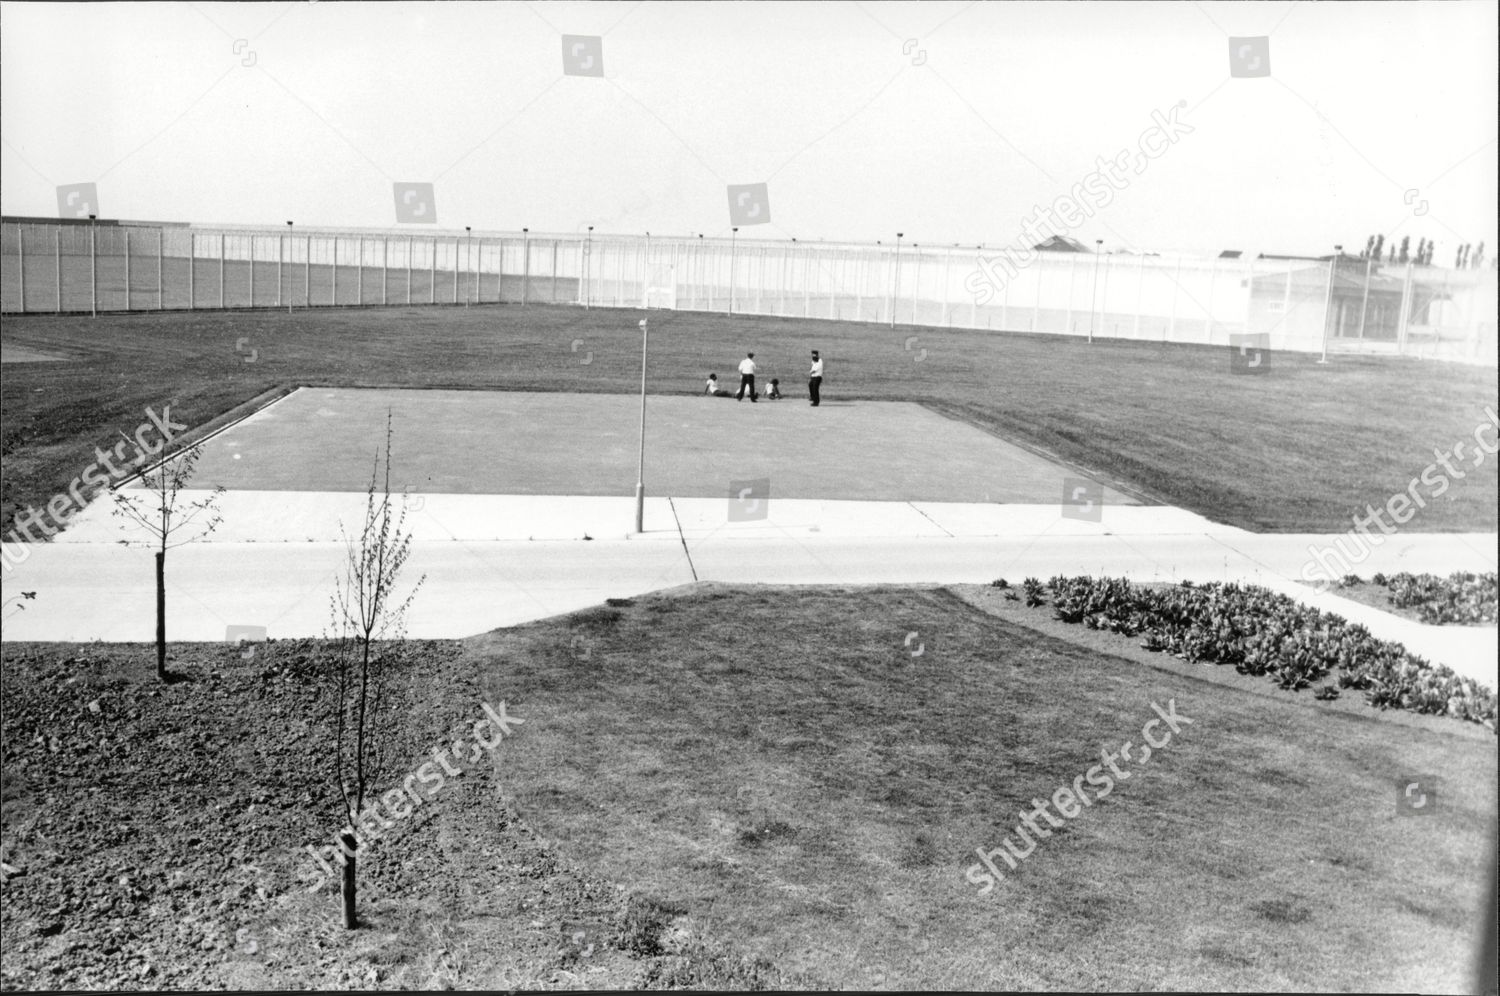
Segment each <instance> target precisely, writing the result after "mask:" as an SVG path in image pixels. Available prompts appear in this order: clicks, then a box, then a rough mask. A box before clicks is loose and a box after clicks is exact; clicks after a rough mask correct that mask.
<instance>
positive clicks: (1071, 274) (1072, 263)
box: [1037, 256, 1094, 335]
mask: <svg viewBox="0 0 1500 996" xmlns="http://www.w3.org/2000/svg"><path fill="white" fill-rule="evenodd" d="M1077 282H1078V257H1077V256H1069V257H1068V318H1067V322H1068V328H1067V332H1068V335H1072V334H1073V285H1074V284H1076V283H1077ZM1037 291H1038V296H1040V292H1041V287H1040V286H1038V287H1037ZM1093 321H1094V314H1093V312H1092V311H1091V312H1089V323H1090V324H1093Z"/></svg>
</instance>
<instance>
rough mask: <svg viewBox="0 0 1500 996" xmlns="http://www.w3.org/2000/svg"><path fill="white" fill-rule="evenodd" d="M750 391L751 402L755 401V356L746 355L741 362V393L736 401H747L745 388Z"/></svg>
mask: <svg viewBox="0 0 1500 996" xmlns="http://www.w3.org/2000/svg"><path fill="white" fill-rule="evenodd" d="M747 387H748V388H749V389H750V400H751V401H754V400H755V354H754V353H746V354H745V358H744V359H743V360H740V393H738V394H736V395H735V396H734V400H736V401H744V400H745V388H747Z"/></svg>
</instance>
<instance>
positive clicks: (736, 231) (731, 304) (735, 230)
mask: <svg viewBox="0 0 1500 996" xmlns="http://www.w3.org/2000/svg"><path fill="white" fill-rule="evenodd" d="M729 233H730V234H729V310H728V311H726V312H725V314H727V315H732V314H734V244H735V240H736V239H737V238H739V234H740V230H739V229H738V228H731V229H730V230H729Z"/></svg>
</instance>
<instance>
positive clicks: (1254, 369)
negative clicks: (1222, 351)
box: [1229, 332, 1271, 374]
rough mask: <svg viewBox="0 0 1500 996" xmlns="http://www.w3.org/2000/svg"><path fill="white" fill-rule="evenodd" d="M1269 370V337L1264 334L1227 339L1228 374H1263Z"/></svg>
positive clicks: (1251, 334)
mask: <svg viewBox="0 0 1500 996" xmlns="http://www.w3.org/2000/svg"><path fill="white" fill-rule="evenodd" d="M1270 370H1271V336H1270V335H1269V334H1268V333H1265V332H1252V333H1249V334H1248V335H1231V336H1230V337H1229V372H1230V373H1232V374H1263V373H1269V372H1270Z"/></svg>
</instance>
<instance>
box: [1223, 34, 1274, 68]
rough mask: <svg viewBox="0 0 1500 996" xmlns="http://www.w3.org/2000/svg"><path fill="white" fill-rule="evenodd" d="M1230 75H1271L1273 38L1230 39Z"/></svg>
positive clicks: (1264, 36)
mask: <svg viewBox="0 0 1500 996" xmlns="http://www.w3.org/2000/svg"><path fill="white" fill-rule="evenodd" d="M1229 75H1230V76H1239V77H1252V76H1270V75H1271V38H1270V36H1269V35H1260V36H1258V37H1254V38H1231V39H1229Z"/></svg>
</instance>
